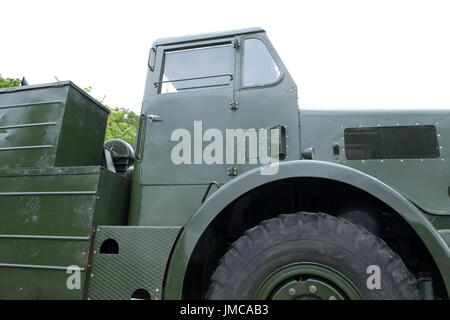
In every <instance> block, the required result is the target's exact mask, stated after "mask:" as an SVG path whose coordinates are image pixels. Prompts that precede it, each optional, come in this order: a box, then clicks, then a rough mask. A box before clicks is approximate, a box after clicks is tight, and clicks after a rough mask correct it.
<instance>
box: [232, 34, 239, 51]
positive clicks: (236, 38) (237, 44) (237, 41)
mask: <svg viewBox="0 0 450 320" xmlns="http://www.w3.org/2000/svg"><path fill="white" fill-rule="evenodd" d="M240 47H241V38H240V37H235V38H234V39H233V48H235V49H239V48H240Z"/></svg>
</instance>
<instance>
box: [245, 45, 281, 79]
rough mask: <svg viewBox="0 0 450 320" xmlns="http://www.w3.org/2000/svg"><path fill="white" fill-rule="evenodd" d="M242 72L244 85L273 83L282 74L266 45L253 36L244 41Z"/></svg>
mask: <svg viewBox="0 0 450 320" xmlns="http://www.w3.org/2000/svg"><path fill="white" fill-rule="evenodd" d="M242 72H243V75H242V81H243V86H244V87H254V86H264V85H268V84H273V83H275V82H276V81H277V80H278V79H279V78H280V75H281V72H280V69H279V68H278V66H277V64H276V63H275V60H274V59H273V58H272V55H271V54H270V52H269V50H267V47H266V45H265V44H264V43H263V42H262V41H261V40H259V39H253V38H251V39H246V40H245V41H244V61H243V70H242Z"/></svg>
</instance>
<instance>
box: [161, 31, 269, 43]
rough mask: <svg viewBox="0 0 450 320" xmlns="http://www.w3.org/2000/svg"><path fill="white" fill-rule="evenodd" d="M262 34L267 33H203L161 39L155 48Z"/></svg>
mask: <svg viewBox="0 0 450 320" xmlns="http://www.w3.org/2000/svg"><path fill="white" fill-rule="evenodd" d="M260 32H265V30H264V29H262V28H260V27H253V28H246V29H238V30H230V31H222V32H212V33H203V34H197V35H190V36H182V37H172V38H161V39H158V40H156V41H155V42H154V43H153V47H158V46H163V45H173V44H181V43H186V42H192V41H202V40H213V39H220V38H225V37H232V36H239V35H244V34H251V33H260Z"/></svg>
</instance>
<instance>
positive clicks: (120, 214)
mask: <svg viewBox="0 0 450 320" xmlns="http://www.w3.org/2000/svg"><path fill="white" fill-rule="evenodd" d="M147 68H148V76H147V80H146V85H145V93H144V99H143V103H142V113H141V116H140V118H139V119H140V120H139V128H138V132H137V141H136V147H135V148H134V147H132V146H130V145H129V144H127V143H126V142H124V141H121V140H117V139H115V140H112V141H107V142H106V143H104V137H105V128H106V124H107V117H108V112H109V111H108V109H106V108H105V107H103V106H102V105H101V104H100V103H98V102H97V101H96V100H95V99H93V98H92V97H90V96H89V95H88V94H87V93H86V92H84V91H83V90H81V89H80V88H78V87H77V86H76V85H74V84H73V83H72V82H68V81H66V82H57V83H52V84H45V85H27V86H20V87H15V88H8V89H3V90H0V298H2V299H152V300H157V299H219V300H220V299H258V300H264V299H290V300H293V299H324V300H341V299H342V300H343V299H448V297H449V293H450V251H449V250H450V249H449V246H450V188H449V182H450V181H449V179H450V158H449V149H450V141H449V137H450V121H449V120H450V118H449V116H450V113H449V111H448V110H433V109H431V108H430V107H428V106H425V107H424V108H423V109H421V110H418V109H415V110H404V109H403V110H402V109H399V110H394V109H367V108H361V109H349V110H338V109H330V110H307V109H304V108H302V107H300V108H299V106H298V90H297V86H296V84H295V82H294V80H293V79H292V77H291V75H290V74H289V72H288V70H287V69H286V67H285V65H284V64H283V62H282V60H281V58H280V56H279V55H278V54H277V52H276V51H275V49H274V47H273V46H272V44H271V42H270V41H269V39H268V37H267V35H266V33H265V31H264V30H263V29H260V28H251V29H244V30H238V31H230V32H220V33H211V34H204V35H196V36H187V37H179V38H169V39H161V40H158V41H156V42H155V43H154V44H153V46H152V47H151V49H150V54H149V59H148V66H147ZM324 94H326V93H324Z"/></svg>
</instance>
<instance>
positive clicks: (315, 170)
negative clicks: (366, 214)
mask: <svg viewBox="0 0 450 320" xmlns="http://www.w3.org/2000/svg"><path fill="white" fill-rule="evenodd" d="M302 177H304V178H322V179H328V180H334V181H336V182H341V183H345V184H349V185H351V186H354V187H356V188H358V189H360V190H362V191H365V192H367V193H368V194H370V195H372V196H373V197H375V198H377V199H379V200H380V201H382V202H383V203H385V204H386V205H388V206H389V207H391V208H392V209H393V210H395V211H396V212H397V213H398V214H399V215H400V216H401V217H402V218H403V219H404V220H405V221H406V222H407V223H408V224H409V225H410V226H411V227H412V229H413V230H414V231H415V232H416V233H417V235H418V237H419V238H420V239H421V240H422V241H423V243H424V244H425V246H426V248H427V250H428V251H429V253H430V254H431V256H432V258H433V259H434V262H435V263H436V265H437V267H438V269H439V272H440V273H441V276H442V279H443V281H444V283H445V286H446V290H447V294H448V295H449V296H450V272H449V270H450V259H449V257H450V250H449V248H448V247H447V245H446V243H445V242H444V240H443V239H442V238H441V237H440V236H439V234H438V233H437V231H436V230H435V229H434V228H433V226H432V225H431V223H430V222H429V221H428V220H427V219H426V218H425V217H424V215H423V214H422V213H421V211H420V210H419V209H418V208H417V207H416V206H415V205H414V204H412V203H411V202H410V201H409V200H407V199H406V198H405V197H404V196H403V195H401V194H400V193H399V192H398V191H396V190H394V189H393V188H391V187H389V186H388V185H386V184H384V183H383V182H381V181H380V180H378V179H376V178H374V177H372V176H369V175H367V174H365V173H363V172H360V171H358V170H355V169H352V168H349V167H346V166H342V165H339V164H334V163H330V162H322V161H309V160H301V161H300V160H299V161H289V162H283V163H280V164H279V170H278V173H277V174H276V175H261V174H260V169H254V170H252V171H249V172H247V173H245V174H243V175H241V176H239V177H237V178H235V179H234V180H233V181H231V182H229V183H227V184H226V185H224V186H223V187H221V188H220V189H219V190H218V191H216V192H215V193H214V194H213V195H211V196H210V197H209V198H208V199H207V200H206V201H205V203H204V204H203V205H202V206H201V207H200V208H199V209H198V210H197V212H196V213H195V214H194V216H193V217H192V218H191V219H190V220H189V222H188V223H187V225H186V226H185V227H184V229H183V231H182V233H181V235H180V236H179V238H178V240H177V242H176V244H175V247H174V250H173V253H172V256H171V259H170V261H169V264H168V266H167V271H166V284H165V289H164V297H165V298H166V299H181V298H182V294H183V286H184V280H185V275H186V272H187V270H188V265H189V262H190V259H191V257H192V255H193V252H194V250H195V247H196V245H197V243H198V242H199V240H200V238H201V236H202V235H203V233H204V232H205V231H206V230H207V228H208V226H209V225H210V224H211V223H212V221H213V220H214V219H215V218H216V217H217V216H218V215H220V214H221V213H222V211H223V210H224V209H225V208H226V207H227V206H228V205H230V204H231V203H232V202H233V201H234V200H236V199H237V198H239V197H240V196H241V195H243V194H245V193H247V192H249V191H251V190H253V189H255V188H257V187H259V186H262V185H265V184H268V183H272V182H275V181H281V180H285V179H289V178H302Z"/></svg>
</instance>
